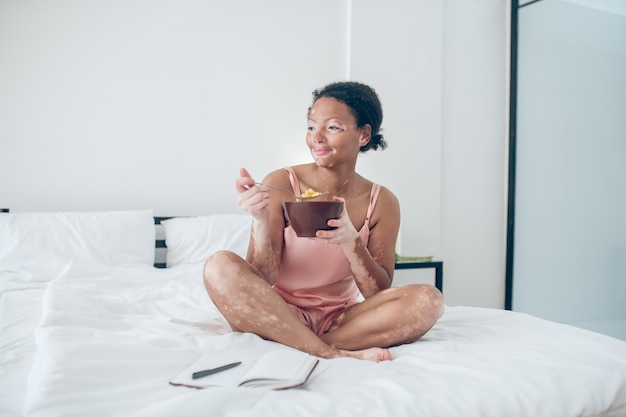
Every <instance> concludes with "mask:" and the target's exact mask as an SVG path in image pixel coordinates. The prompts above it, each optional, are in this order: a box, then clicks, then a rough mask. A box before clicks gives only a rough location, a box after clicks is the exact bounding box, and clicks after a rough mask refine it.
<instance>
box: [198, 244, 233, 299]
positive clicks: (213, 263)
mask: <svg viewBox="0 0 626 417" xmlns="http://www.w3.org/2000/svg"><path fill="white" fill-rule="evenodd" d="M241 261H243V259H242V258H241V257H240V256H239V255H237V254H236V253H234V252H231V251H219V252H215V253H214V254H212V255H211V256H209V257H208V258H207V260H206V261H205V262H204V269H203V273H202V279H203V281H204V286H205V288H206V290H207V291H208V292H209V294H211V292H212V291H221V290H224V289H225V288H224V287H225V286H228V285H232V283H233V282H232V279H231V278H232V277H236V276H238V274H237V273H235V271H236V270H237V269H238V268H240V266H238V265H240V263H241Z"/></svg>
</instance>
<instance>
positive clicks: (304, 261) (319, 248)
mask: <svg viewBox="0 0 626 417" xmlns="http://www.w3.org/2000/svg"><path fill="white" fill-rule="evenodd" d="M382 117H383V114H382V108H381V104H380V101H379V99H378V96H377V94H376V92H375V91H374V90H373V89H371V88H370V87H368V86H367V85H365V84H361V83H356V82H338V83H333V84H330V85H328V86H326V87H324V88H323V89H321V90H316V91H314V92H313V103H312V105H311V107H310V108H309V112H308V128H307V134H306V143H307V146H308V147H309V149H310V151H311V155H312V157H313V161H314V162H312V163H309V164H303V165H298V166H294V167H289V168H285V169H279V170H276V171H274V172H271V173H270V174H269V175H267V177H265V178H264V180H263V183H264V184H267V185H272V186H277V187H282V188H288V189H293V190H294V193H296V194H298V193H301V192H302V191H304V190H307V189H313V190H316V191H320V192H322V193H323V194H324V195H326V196H333V199H334V200H336V201H343V202H344V209H343V211H342V213H341V215H340V216H339V218H337V219H332V220H329V221H328V225H329V226H333V227H335V229H333V230H319V231H317V234H316V237H315V238H298V237H297V236H296V235H295V232H294V231H293V229H292V228H291V227H290V226H289V225H288V224H287V221H286V219H285V216H284V213H283V208H282V203H283V201H285V200H286V199H289V196H288V195H287V194H286V193H284V192H281V191H276V190H271V191H270V189H269V188H268V187H266V186H265V185H255V180H254V179H253V178H252V177H251V176H250V174H249V173H248V171H247V170H245V169H241V171H240V178H238V179H237V181H236V188H237V192H238V195H239V199H238V200H239V205H240V206H241V207H242V208H243V209H244V210H246V211H247V212H248V213H250V215H251V216H252V233H251V237H250V245H249V248H248V254H247V257H246V259H242V258H241V257H239V256H238V255H236V254H234V253H232V252H227V251H223V252H218V253H216V254H214V255H212V256H211V257H210V258H209V259H208V260H207V261H206V264H205V268H204V284H205V287H206V290H207V292H208V294H209V296H210V297H211V299H212V300H213V302H214V303H215V305H216V306H217V307H218V309H219V310H220V311H221V312H222V314H223V315H224V316H225V317H226V319H227V320H228V322H229V323H230V325H231V326H232V328H233V330H235V331H245V332H252V333H256V334H257V335H259V336H261V337H263V338H266V339H270V340H274V341H276V342H280V343H283V344H285V345H288V346H291V347H293V348H296V349H299V350H302V351H305V352H308V353H309V354H312V355H315V356H318V357H322V358H335V357H346V356H348V357H354V358H359V359H367V360H373V361H381V360H389V359H391V354H390V352H389V351H388V350H387V349H386V348H387V347H390V346H393V345H397V344H401V343H410V342H413V341H415V340H417V339H418V338H420V337H421V336H422V335H424V334H425V333H426V332H427V331H428V330H429V329H430V328H431V327H432V326H433V325H434V324H435V322H436V321H437V320H438V319H439V317H441V315H442V313H443V299H442V295H441V293H440V292H439V291H438V290H437V289H436V288H435V287H433V286H431V285H409V286H400V287H393V288H391V281H392V278H393V272H394V264H395V256H394V255H395V252H394V251H395V243H396V238H397V235H398V229H399V225H400V207H399V204H398V201H397V199H396V197H395V196H394V195H393V194H392V193H391V191H389V190H388V189H386V188H384V187H380V186H379V185H377V184H374V183H372V182H371V181H369V180H367V179H366V178H364V177H362V176H361V175H359V174H357V173H356V171H355V168H356V162H357V158H358V155H359V153H360V152H366V151H368V150H370V149H373V150H377V149H378V148H380V149H384V148H385V147H386V146H387V144H386V142H385V140H384V138H383V136H382V135H381V134H380V129H381V123H382ZM294 265H297V267H294Z"/></svg>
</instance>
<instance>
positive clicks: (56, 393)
mask: <svg viewBox="0 0 626 417" xmlns="http://www.w3.org/2000/svg"><path fill="white" fill-rule="evenodd" d="M201 270H202V265H180V266H177V267H175V268H170V269H161V270H159V269H154V268H149V267H139V266H134V267H123V268H120V267H117V268H114V267H106V266H96V267H94V266H88V265H80V264H73V265H71V266H70V267H69V268H68V269H67V270H66V271H65V273H64V274H63V275H62V276H59V277H58V278H57V279H56V280H54V281H52V282H51V283H50V285H49V286H48V288H47V289H46V292H45V297H44V302H43V314H42V320H41V323H40V325H39V326H38V328H37V332H36V340H37V346H38V350H37V353H36V360H35V363H34V365H33V368H32V372H31V374H30V377H29V390H28V393H27V398H26V406H25V410H24V415H25V416H28V417H39V416H41V417H44V416H45V417H48V416H55V415H58V416H65V417H71V416H81V417H83V416H90V417H91V416H94V417H97V416H106V417H112V416H113V417H114V416H124V417H127V416H150V417H158V416H164V417H165V416H168V417H170V416H172V415H185V416H192V417H193V416H196V415H197V416H238V417H242V416H255V417H256V416H266V415H268V416H270V415H271V416H273V417H293V416H333V417H342V416H359V417H360V416H376V417H380V416H394V417H403V416H406V417H409V416H410V417H414V416H417V415H425V416H431V417H438V416H442V417H443V416H445V417H449V416H463V417H478V416H480V417H489V416H494V417H502V416H507V417H518V416H519V417H522V416H523V417H527V416H547V417H550V416H554V417H569V416H572V417H574V416H576V417H591V416H615V417H618V416H620V417H623V416H624V415H626V342H623V341H620V340H617V339H613V338H610V337H607V336H603V335H600V334H596V333H592V332H588V331H585V330H581V329H577V328H573V327H568V326H563V325H559V324H556V323H552V322H548V321H545V320H540V319H537V318H534V317H531V316H528V315H524V314H518V313H512V312H507V311H501V310H495V309H484V308H471V307H447V308H446V312H445V314H444V316H443V317H442V318H441V320H440V321H439V322H438V323H437V324H436V325H435V327H434V328H433V329H432V330H431V331H430V332H429V333H428V334H427V335H426V336H425V337H424V338H422V339H421V340H419V341H417V342H414V343H412V344H409V345H402V346H397V347H393V348H391V352H392V355H393V356H394V360H393V361H390V362H381V363H373V362H368V361H359V360H356V359H349V358H343V359H332V360H328V359H324V360H321V361H320V364H319V365H318V367H317V368H316V369H315V371H314V373H313V375H312V376H311V378H310V379H309V381H308V382H307V383H306V384H305V385H304V386H302V387H300V388H294V389H290V390H287V391H271V390H265V389H258V388H257V389H252V388H209V389H204V390H195V389H191V388H186V387H174V386H171V385H169V383H168V381H169V380H170V379H171V378H172V377H173V376H174V375H176V374H177V373H178V372H179V371H180V369H183V368H184V367H185V366H187V365H188V364H189V363H191V362H192V361H193V360H195V359H196V358H197V357H198V356H199V355H200V354H202V353H203V352H204V351H207V350H225V351H226V350H232V349H234V348H237V349H249V351H250V352H252V353H258V354H261V353H263V352H266V351H269V350H272V349H275V348H276V347H277V344H276V343H274V342H270V341H267V340H263V339H262V338H260V337H258V336H256V335H253V334H249V333H231V332H230V330H229V329H230V328H229V326H228V323H226V321H225V320H224V319H223V317H222V316H221V314H220V313H219V312H218V311H217V309H216V308H215V306H213V304H212V303H211V301H210V299H209V297H208V296H207V295H206V292H205V290H204V287H203V285H202V274H201Z"/></svg>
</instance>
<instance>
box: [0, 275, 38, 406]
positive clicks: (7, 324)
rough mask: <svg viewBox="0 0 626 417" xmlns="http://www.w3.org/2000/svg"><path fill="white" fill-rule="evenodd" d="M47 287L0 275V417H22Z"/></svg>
mask: <svg viewBox="0 0 626 417" xmlns="http://www.w3.org/2000/svg"><path fill="white" fill-rule="evenodd" d="M46 285H47V283H38V282H36V283H28V282H24V281H23V280H22V279H21V278H19V277H18V276H16V275H14V274H9V273H2V274H0V416H3V417H17V416H21V415H22V409H23V407H24V401H25V398H26V382H27V379H28V372H29V371H30V366H31V363H32V361H33V357H34V355H35V336H34V333H35V329H36V328H37V326H38V325H39V322H40V321H41V299H42V296H43V293H44V290H45V287H46Z"/></svg>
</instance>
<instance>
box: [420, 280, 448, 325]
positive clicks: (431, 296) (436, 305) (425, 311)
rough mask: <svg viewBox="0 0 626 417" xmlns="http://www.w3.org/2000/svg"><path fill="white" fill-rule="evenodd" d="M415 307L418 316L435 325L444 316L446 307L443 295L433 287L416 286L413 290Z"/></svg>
mask: <svg viewBox="0 0 626 417" xmlns="http://www.w3.org/2000/svg"><path fill="white" fill-rule="evenodd" d="M413 296H414V301H413V302H414V303H415V304H414V305H415V306H416V307H417V309H416V310H417V314H418V315H419V316H421V317H423V318H425V319H427V320H428V321H431V322H432V323H433V324H434V323H435V322H436V321H437V320H439V318H440V317H441V316H442V315H443V312H444V309H445V306H444V301H443V295H442V294H441V291H439V289H438V288H437V287H434V286H432V285H416V286H415V287H414V288H413Z"/></svg>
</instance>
